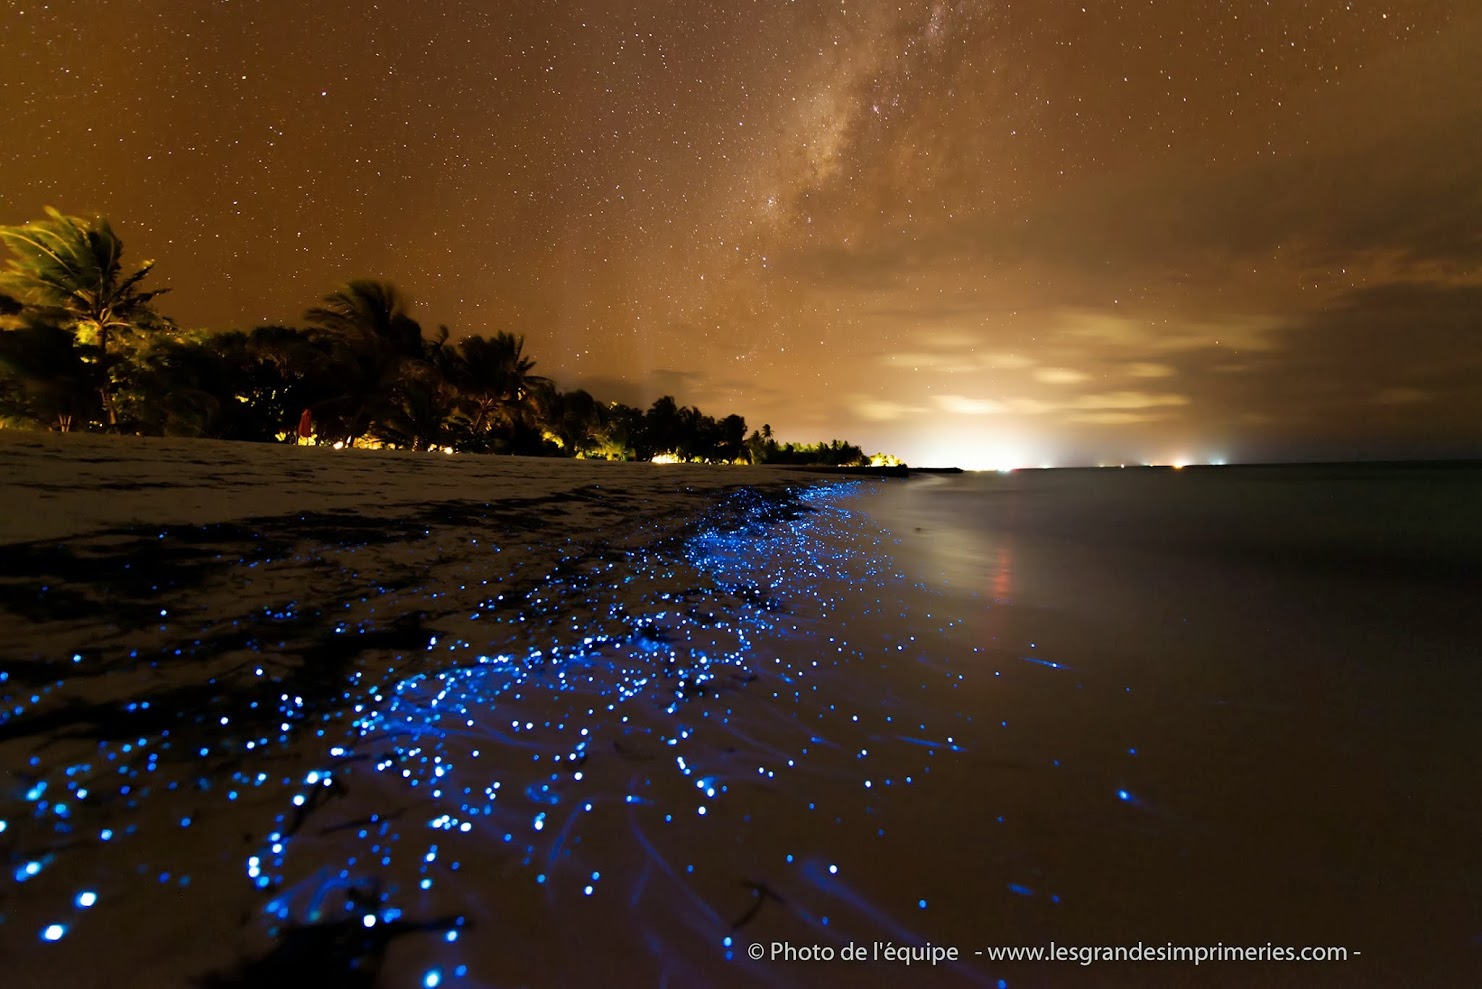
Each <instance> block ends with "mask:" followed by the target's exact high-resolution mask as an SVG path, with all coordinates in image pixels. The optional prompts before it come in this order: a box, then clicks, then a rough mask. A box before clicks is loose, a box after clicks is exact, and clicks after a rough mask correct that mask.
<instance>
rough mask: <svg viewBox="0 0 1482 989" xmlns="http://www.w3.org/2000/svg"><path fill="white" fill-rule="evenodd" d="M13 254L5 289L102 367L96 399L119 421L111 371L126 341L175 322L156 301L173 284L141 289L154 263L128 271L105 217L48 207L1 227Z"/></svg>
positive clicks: (2, 279)
mask: <svg viewBox="0 0 1482 989" xmlns="http://www.w3.org/2000/svg"><path fill="white" fill-rule="evenodd" d="M0 241H4V243H5V246H6V247H8V248H10V252H11V254H12V257H11V258H10V259H9V260H8V261H7V262H6V270H5V271H4V272H0V292H4V293H6V294H8V295H11V296H13V297H14V298H15V299H17V300H19V301H20V302H21V303H23V304H24V306H25V307H26V311H27V312H29V313H31V314H32V315H33V316H35V317H37V318H38V319H40V320H42V321H44V322H45V323H48V324H50V325H53V326H56V327H58V328H60V329H63V330H66V331H68V332H70V333H72V334H73V336H74V337H75V338H76V342H77V344H78V345H79V346H80V347H82V348H84V349H83V350H82V351H81V357H82V359H83V360H84V361H90V362H96V363H98V364H99V365H100V366H101V368H102V372H103V373H102V374H101V375H100V376H99V377H98V379H97V380H98V397H99V399H100V401H101V404H102V407H103V411H104V414H105V415H106V416H107V420H108V425H109V427H110V428H114V427H116V426H117V425H118V414H117V410H116V409H115V406H114V401H113V371H114V367H115V365H116V363H117V361H116V357H117V354H116V351H117V349H118V346H119V343H120V341H121V340H122V341H124V342H128V340H127V338H128V337H130V336H132V335H134V334H135V333H136V332H137V331H141V330H150V329H159V328H165V327H170V326H171V325H172V324H171V323H170V321H169V320H168V319H166V318H165V317H164V316H161V315H160V314H159V313H157V312H155V311H154V308H153V306H152V305H151V303H152V301H153V300H154V299H155V298H156V297H157V296H160V295H163V294H164V293H165V292H167V291H169V290H168V289H155V290H153V291H149V292H145V291H141V290H140V288H139V285H140V283H141V282H142V281H143V280H144V278H145V276H147V275H148V274H149V272H150V269H151V268H153V267H154V262H153V261H145V262H144V264H143V265H142V266H140V267H139V268H137V269H135V270H134V271H133V272H131V273H129V274H124V268H123V264H122V258H123V242H122V241H120V240H119V239H118V237H117V236H116V235H115V234H114V233H113V228H112V227H110V226H109V224H108V221H107V220H106V219H104V218H102V217H99V218H97V219H94V220H91V221H88V220H84V219H81V218H80V217H75V216H64V215H62V214H61V213H60V212H58V211H57V210H55V209H53V208H52V207H50V206H48V207H47V208H46V219H44V220H33V221H31V222H30V223H23V224H20V225H19V226H9V227H5V226H0Z"/></svg>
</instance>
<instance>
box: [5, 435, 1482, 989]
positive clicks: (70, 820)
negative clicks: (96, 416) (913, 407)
mask: <svg viewBox="0 0 1482 989" xmlns="http://www.w3.org/2000/svg"><path fill="white" fill-rule="evenodd" d="M71 439H74V440H80V442H77V443H71V441H70V440H68V439H65V438H64V439H60V440H59V439H57V438H52V439H50V440H45V441H35V442H32V441H26V442H24V443H21V444H19V445H16V443H15V441H14V438H12V437H4V438H0V459H8V460H9V464H7V465H6V466H12V467H14V468H15V470H14V471H12V472H11V473H9V474H8V476H11V477H17V478H20V479H21V480H22V483H21V484H19V485H8V486H7V489H6V492H5V498H6V500H7V502H8V503H10V504H12V505H14V506H16V508H15V510H13V511H11V512H10V513H9V514H8V515H7V516H6V523H5V524H6V526H7V527H8V528H7V529H6V530H5V539H4V542H5V543H6V545H5V546H4V566H3V571H0V581H3V582H4V585H5V587H6V589H7V592H8V593H7V600H8V601H9V602H10V603H8V604H7V606H6V607H7V610H6V612H5V614H4V618H3V620H4V622H5V630H6V639H5V641H6V646H5V653H4V657H5V663H4V666H3V670H4V672H5V673H6V679H5V680H4V681H0V695H3V702H0V709H3V711H4V712H5V715H4V719H3V720H0V766H3V768H4V770H5V772H6V779H7V782H6V787H5V790H4V795H3V798H0V799H3V803H0V819H3V820H5V821H6V822H7V824H6V828H5V830H4V831H3V832H0V850H3V851H4V852H5V854H6V856H7V862H8V864H9V865H10V867H11V870H12V875H10V876H6V877H4V878H0V889H3V899H0V912H3V915H4V920H3V922H0V954H3V955H4V957H5V958H7V959H8V960H10V961H9V962H8V964H10V965H11V966H12V967H11V972H12V973H13V974H15V975H16V976H17V977H18V978H19V984H31V983H33V982H36V983H39V982H51V983H56V984H67V985H100V986H102V985H151V986H157V985H178V984H187V983H190V982H192V981H195V982H200V981H205V982H207V983H209V984H217V985H239V986H258V985H262V986H266V985H274V986H278V985H353V984H364V985H387V986H428V985H431V984H437V985H470V986H472V985H500V986H506V985H508V986H513V985H530V986H548V985H579V984H618V985H664V984H668V985H684V986H688V985H722V986H725V985H735V986H756V985H769V986H811V985H879V986H896V985H914V984H919V985H988V986H996V985H999V984H1000V981H1002V982H1004V983H1006V984H1008V985H1012V986H1038V985H1045V986H1059V985H1107V984H1117V985H1149V984H1151V985H1249V984H1264V985H1293V986H1296V985H1314V984H1317V985H1369V984H1387V983H1389V982H1392V981H1394V980H1396V979H1399V980H1400V981H1402V982H1403V981H1406V980H1407V979H1418V980H1419V981H1420V982H1423V983H1425V984H1432V985H1452V984H1454V985H1464V984H1469V979H1468V978H1467V974H1466V973H1468V972H1470V971H1474V970H1475V965H1476V963H1477V961H1478V951H1479V950H1482V948H1479V945H1478V944H1477V942H1476V940H1475V938H1476V936H1477V935H1478V934H1479V933H1482V922H1479V919H1478V914H1477V909H1476V906H1475V903H1476V899H1475V897H1474V896H1473V895H1472V893H1471V889H1472V887H1473V885H1474V880H1475V879H1476V878H1477V877H1478V875H1479V873H1482V869H1479V854H1478V852H1477V850H1476V849H1475V847H1473V846H1474V844H1475V843H1474V842H1473V841H1472V837H1471V831H1472V830H1473V829H1470V828H1469V827H1468V826H1467V822H1469V821H1475V820H1477V819H1478V816H1477V815H1478V811H1482V803H1479V801H1482V798H1479V797H1478V794H1479V793H1482V787H1478V786H1476V785H1475V784H1476V783H1477V782H1482V781H1479V780H1478V779H1477V776H1478V772H1477V762H1476V759H1475V755H1474V753H1475V752H1476V751H1477V742H1479V741H1482V739H1479V737H1478V734H1479V732H1478V728H1477V722H1476V720H1475V718H1473V717H1472V716H1471V708H1472V703H1471V702H1472V700H1473V699H1474V698H1475V697H1476V696H1477V690H1476V688H1477V687H1478V686H1479V684H1478V682H1477V681H1478V676H1477V671H1476V664H1475V658H1476V656H1475V642H1476V641H1478V640H1477V639H1476V638H1474V637H1472V632H1473V625H1474V624H1475V621H1473V624H1468V623H1467V620H1466V619H1463V618H1460V617H1458V615H1459V614H1460V612H1458V610H1457V609H1458V608H1459V607H1460V606H1461V605H1462V603H1463V602H1464V601H1465V600H1466V599H1467V596H1466V593H1465V592H1466V587H1465V585H1464V582H1463V583H1459V582H1458V580H1457V578H1456V574H1455V573H1453V572H1451V570H1449V569H1448V566H1449V564H1448V563H1447V561H1448V560H1449V559H1450V558H1449V557H1445V556H1444V555H1443V556H1442V557H1440V558H1439V559H1440V561H1441V562H1440V565H1439V569H1436V568H1434V567H1433V568H1432V569H1431V570H1426V568H1424V567H1422V568H1421V570H1423V571H1425V572H1426V573H1428V574H1429V577H1430V583H1425V582H1423V581H1422V583H1421V584H1416V583H1415V580H1416V576H1415V574H1414V573H1412V572H1409V571H1404V568H1400V570H1401V571H1403V572H1399V573H1398V574H1397V573H1396V572H1394V568H1391V572H1389V573H1388V575H1387V576H1386V575H1384V574H1379V575H1375V574H1373V573H1370V572H1368V571H1363V572H1360V573H1358V574H1357V575H1350V576H1348V577H1346V578H1343V577H1341V574H1340V575H1338V576H1335V575H1334V574H1332V573H1328V572H1326V571H1322V568H1321V567H1318V570H1319V574H1318V576H1317V577H1314V576H1313V573H1312V569H1313V567H1312V566H1311V565H1309V566H1307V567H1306V568H1305V569H1303V568H1299V569H1297V570H1295V571H1294V570H1291V569H1290V568H1282V567H1273V566H1271V565H1269V561H1267V562H1262V560H1264V559H1265V557H1263V556H1262V555H1261V552H1259V551H1260V550H1261V541H1260V540H1259V539H1256V538H1251V537H1245V538H1242V539H1239V540H1237V542H1239V544H1240V545H1242V546H1245V547H1247V548H1252V547H1253V556H1252V559H1253V560H1254V562H1251V561H1247V562H1244V563H1238V564H1232V563H1231V561H1230V559H1229V554H1228V553H1225V552H1222V553H1220V554H1216V555H1215V556H1214V557H1210V556H1209V555H1208V554H1207V553H1205V554H1203V555H1201V554H1200V553H1193V554H1190V553H1188V552H1185V551H1184V550H1185V549H1186V547H1185V546H1184V543H1182V542H1180V541H1179V540H1177V539H1174V540H1172V541H1170V540H1169V539H1167V538H1163V537H1162V536H1159V535H1158V534H1157V533H1158V532H1162V531H1164V529H1166V526H1163V524H1162V522H1161V521H1157V524H1156V525H1155V526H1154V528H1153V529H1149V528H1148V523H1147V521H1146V520H1145V519H1143V520H1141V521H1140V520H1139V517H1138V516H1137V513H1136V512H1132V511H1130V510H1129V509H1128V508H1127V506H1128V505H1137V504H1144V503H1147V502H1146V496H1147V494H1148V492H1146V491H1143V490H1140V489H1139V490H1137V491H1132V492H1130V499H1124V500H1121V501H1119V500H1117V498H1115V497H1108V496H1106V495H1105V491H1107V490H1112V489H1095V490H1093V493H1092V494H1090V495H1087V494H1086V493H1085V489H1083V488H1076V487H1074V486H1071V487H1064V486H1061V487H1059V488H1057V487H1056V486H1055V485H1054V484H1051V485H1050V486H1049V487H1046V486H1045V485H1046V480H1045V476H1040V477H1038V478H1033V477H1031V478H1016V479H1009V480H1008V481H1006V482H1004V483H1002V484H990V485H989V487H988V488H986V489H984V487H983V485H984V483H986V482H985V481H984V479H981V478H978V479H973V478H971V477H968V478H962V479H954V478H916V479H912V480H910V481H893V480H889V481H868V482H850V481H841V480H840V479H838V478H818V479H809V478H807V477H800V476H799V475H798V474H796V473H785V474H784V473H779V472H769V471H764V470H758V471H751V470H741V469H735V468H724V469H715V470H706V469H691V468H672V467H670V468H665V467H657V466H652V465H603V464H581V463H572V462H567V461H556V462H552V461H526V460H512V459H508V458H459V457H455V458H411V457H405V456H401V457H399V456H396V455H391V456H389V457H388V456H387V455H386V454H383V453H379V452H378V453H351V452H348V451H344V452H340V453H335V452H333V451H321V450H295V449H288V450H278V449H269V448H261V447H250V446H246V445H239V444H198V443H169V442H160V441H127V440H110V439H106V438H87V437H79V438H71ZM800 482H803V483H800ZM1067 483H1068V482H1067ZM738 485H747V487H745V488H740V487H738ZM1149 490H1150V491H1152V490H1154V489H1149ZM1156 490H1157V491H1163V490H1164V489H1161V488H1156ZM172 492H176V493H178V492H183V493H184V494H185V497H184V498H183V499H182V500H180V501H178V502H177V501H174V500H172V499H173V497H174V495H173V494H171V493H172ZM1098 492H1099V493H1098ZM1114 493H1115V492H1114ZM1124 493H1125V492H1124ZM1180 505H1183V506H1184V508H1186V509H1188V510H1189V511H1190V512H1193V513H1194V514H1195V515H1197V511H1196V510H1195V509H1193V508H1189V505H1188V504H1185V503H1184V502H1178V501H1175V502H1174V511H1175V514H1176V512H1177V511H1178V510H1180V509H1179V506H1180ZM1241 512H1245V514H1241ZM1248 516H1249V512H1248V511H1247V510H1245V509H1240V510H1239V511H1236V512H1235V514H1234V515H1233V516H1231V517H1230V518H1229V519H1226V520H1225V522H1226V523H1232V520H1234V521H1238V520H1239V519H1248ZM28 526H29V528H28ZM1139 526H1141V528H1139ZM1195 528H1196V529H1197V530H1198V531H1201V532H1202V531H1204V529H1203V527H1202V526H1196V527H1195ZM1237 529H1238V527H1237ZM1225 531H1236V529H1231V528H1230V526H1229V525H1228V524H1227V525H1226V526H1225ZM27 536H33V537H35V538H29V539H28V538H26V537H27ZM1298 542H1299V543H1300V541H1298ZM1281 545H1282V546H1283V547H1289V546H1290V545H1292V542H1291V540H1283V541H1282V542H1281ZM1462 549H1463V550H1464V549H1465V544H1463V545H1462ZM1248 555H1250V554H1248ZM1309 555H1310V554H1309ZM1277 556H1278V557H1280V554H1279V553H1278V554H1277ZM1464 556H1465V553H1463V558H1464ZM1427 559H1430V560H1431V561H1432V562H1434V561H1435V559H1437V558H1436V557H1434V556H1431V557H1427ZM1343 569H1344V568H1343V567H1339V570H1340V571H1342V570H1343ZM1412 569H1413V568H1412ZM43 588H44V590H43ZM161 612H163V613H161ZM1396 656H1404V657H1405V659H1404V661H1403V662H1397V661H1396ZM43 784H44V785H43ZM79 791H86V793H85V794H84V793H80V792H79ZM31 863H35V866H36V871H35V874H34V875H27V874H26V870H27V868H28V866H29V865H30V864H31ZM89 893H91V894H93V895H94V896H95V897H96V900H95V901H88V903H89V905H83V901H82V900H79V897H82V896H84V895H85V894H89ZM52 925H57V927H55V928H53V927H52ZM48 933H55V934H56V935H57V938H58V939H57V940H56V941H55V942H51V941H48V940H46V938H47V936H48ZM1051 941H1054V942H1056V943H1058V944H1061V945H1066V946H1087V945H1103V946H1111V945H1126V944H1135V943H1137V942H1139V941H1141V942H1144V943H1146V944H1148V945H1162V944H1165V943H1168V942H1172V943H1176V944H1189V945H1209V944H1214V943H1215V942H1218V941H1223V942H1224V943H1225V944H1242V945H1244V944H1249V945H1257V946H1259V945H1264V944H1267V943H1268V942H1274V943H1276V944H1278V945H1287V944H1290V945H1299V946H1300V945H1342V946H1347V947H1349V948H1351V949H1353V950H1355V951H1359V952H1362V955H1360V956H1357V957H1355V958H1354V959H1352V960H1350V961H1349V962H1346V963H1341V964H1339V963H1329V964H1325V965H1317V964H1288V965H1282V964H1273V963H1264V964H1262V963H1223V964H1219V965H1213V964H1205V965H1201V966H1199V967H1198V968H1194V967H1193V966H1190V965H1177V964H1159V963H1143V964H1134V963H1117V964H1096V965H1093V966H1081V965H1078V964H1075V963H1074V962H1062V963H1059V964H1052V963H1043V962H1042V963H1032V964H1031V963H1017V964H1015V963H1008V962H993V961H990V960H988V959H987V958H986V957H984V956H982V955H978V954H975V952H978V951H984V950H986V949H988V948H990V947H994V946H1013V945H1025V946H1036V945H1048V944H1049V942H1051ZM774 943H787V944H789V945H790V946H791V947H792V948H794V949H801V950H802V951H804V952H805V953H806V951H807V949H809V948H810V947H817V948H818V949H820V950H824V949H826V950H827V951H831V952H833V953H834V957H833V959H831V960H828V961H805V960H794V961H788V960H783V959H778V958H773V957H771V955H772V951H773V945H774ZM753 944H760V945H762V946H763V954H764V957H763V958H762V959H761V960H760V961H752V960H751V959H749V958H748V957H747V955H746V952H747V950H748V949H749V948H750V947H751V946H752V945H753ZM928 944H929V945H931V946H933V947H936V948H938V949H943V948H946V947H951V948H952V949H954V950H955V952H956V953H957V955H958V956H959V957H958V960H957V961H955V962H946V961H943V963H941V964H937V965H931V964H927V963H917V964H912V965H910V966H909V967H907V966H906V965H904V964H903V963H902V962H900V961H895V960H890V961H887V960H885V958H884V957H883V952H884V951H885V946H887V945H889V946H890V948H891V950H892V951H893V950H896V949H899V948H901V947H907V948H915V949H917V951H918V952H920V951H923V950H924V949H925V946H927V945H928ZM849 945H858V946H862V947H863V949H864V950H865V951H866V952H867V954H869V955H871V956H873V957H872V958H871V959H870V960H867V961H857V962H846V961H844V960H843V959H842V957H840V956H841V955H842V954H843V952H844V949H845V948H846V946H849ZM100 960H106V961H103V962H100Z"/></svg>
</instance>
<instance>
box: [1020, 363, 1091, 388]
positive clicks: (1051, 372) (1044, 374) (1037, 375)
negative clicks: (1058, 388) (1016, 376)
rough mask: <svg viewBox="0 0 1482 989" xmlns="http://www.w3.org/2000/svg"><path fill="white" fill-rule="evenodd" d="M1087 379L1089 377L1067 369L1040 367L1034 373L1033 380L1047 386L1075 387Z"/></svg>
mask: <svg viewBox="0 0 1482 989" xmlns="http://www.w3.org/2000/svg"><path fill="white" fill-rule="evenodd" d="M1088 377H1090V375H1088V374H1083V373H1082V372H1080V371H1076V370H1072V369H1071V368H1068V367H1042V368H1038V369H1037V370H1036V371H1035V372H1034V379H1035V380H1036V381H1042V382H1044V383H1045V384H1047V385H1076V384H1080V383H1081V382H1082V381H1085V380H1086V379H1087V378H1088Z"/></svg>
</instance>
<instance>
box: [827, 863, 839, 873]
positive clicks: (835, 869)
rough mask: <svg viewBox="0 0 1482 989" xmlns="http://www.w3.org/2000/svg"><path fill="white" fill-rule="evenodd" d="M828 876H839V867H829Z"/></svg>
mask: <svg viewBox="0 0 1482 989" xmlns="http://www.w3.org/2000/svg"><path fill="white" fill-rule="evenodd" d="M828 874H829V875H831V876H837V875H838V874H839V867H838V866H837V865H831V866H829V867H828Z"/></svg>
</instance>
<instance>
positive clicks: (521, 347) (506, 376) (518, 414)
mask: <svg viewBox="0 0 1482 989" xmlns="http://www.w3.org/2000/svg"><path fill="white" fill-rule="evenodd" d="M534 370H535V361H534V360H532V359H531V358H529V357H527V356H525V338H524V337H523V336H515V335H514V334H512V333H506V332H504V331H503V330H500V331H499V332H498V333H496V334H494V336H492V337H481V336H470V337H464V338H463V339H462V340H459V341H458V348H457V356H456V358H453V357H450V359H449V362H448V368H447V373H448V376H449V377H450V378H451V379H452V380H453V382H454V384H455V385H456V386H457V388H458V390H459V391H460V392H461V393H462V395H463V398H464V403H465V405H466V407H467V409H466V411H467V413H468V417H469V419H470V421H471V426H472V430H473V432H474V434H475V435H476V436H482V435H483V434H485V433H486V432H488V430H489V429H490V427H491V426H494V425H496V424H498V425H502V426H505V427H509V428H510V429H513V427H515V426H516V425H519V424H520V423H521V421H522V420H523V419H524V418H525V417H526V414H527V413H528V412H529V411H530V408H529V405H530V399H531V397H532V394H533V392H534V390H535V389H536V388H537V387H540V386H543V385H545V384H546V383H547V382H546V379H545V378H543V377H541V376H540V375H537V374H533V373H531V372H533V371H534Z"/></svg>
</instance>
